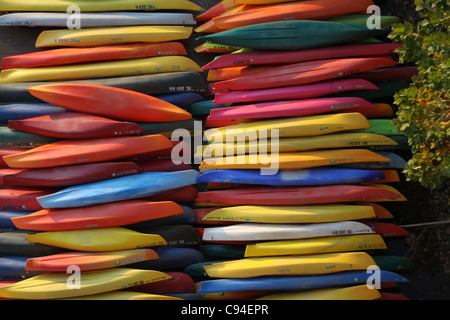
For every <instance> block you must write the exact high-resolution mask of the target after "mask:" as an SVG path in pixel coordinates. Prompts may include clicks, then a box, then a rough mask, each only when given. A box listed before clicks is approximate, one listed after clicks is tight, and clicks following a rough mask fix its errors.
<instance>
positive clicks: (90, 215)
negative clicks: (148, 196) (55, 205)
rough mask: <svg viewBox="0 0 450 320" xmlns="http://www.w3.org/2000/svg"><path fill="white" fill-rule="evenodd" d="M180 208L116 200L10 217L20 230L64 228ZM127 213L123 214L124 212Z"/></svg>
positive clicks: (157, 215)
mask: <svg viewBox="0 0 450 320" xmlns="http://www.w3.org/2000/svg"><path fill="white" fill-rule="evenodd" d="M182 212H183V209H182V208H181V206H179V205H178V204H176V203H174V202H171V201H160V202H149V201H140V200H128V201H118V202H115V203H114V204H111V203H107V204H99V205H94V206H89V207H81V208H62V209H43V210H39V211H36V212H34V213H33V214H30V215H28V216H24V217H18V218H13V219H12V222H13V223H14V225H15V226H16V227H17V228H19V229H24V230H35V231H65V230H79V229H93V228H108V227H119V226H125V225H129V224H133V223H138V222H142V221H148V220H155V219H161V218H165V217H170V216H174V215H178V214H181V213H182ZM125 213H126V214H125Z"/></svg>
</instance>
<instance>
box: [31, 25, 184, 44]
mask: <svg viewBox="0 0 450 320" xmlns="http://www.w3.org/2000/svg"><path fill="white" fill-rule="evenodd" d="M191 34H192V27H184V26H131V27H115V28H87V29H62V30H47V31H43V32H42V33H41V34H40V35H39V37H38V38H37V40H36V48H42V47H59V46H65V47H95V46H104V45H114V44H124V43H135V42H155V43H156V42H166V41H175V40H184V39H188V38H189V37H190V36H191Z"/></svg>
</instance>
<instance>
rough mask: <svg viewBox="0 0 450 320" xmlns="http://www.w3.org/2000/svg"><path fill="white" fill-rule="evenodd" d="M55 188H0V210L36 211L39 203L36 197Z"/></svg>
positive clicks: (44, 194)
mask: <svg viewBox="0 0 450 320" xmlns="http://www.w3.org/2000/svg"><path fill="white" fill-rule="evenodd" d="M54 192H55V190H51V189H48V190H45V189H34V188H10V189H6V188H5V189H0V210H11V211H38V210H41V209H42V207H41V205H40V204H39V203H38V202H37V200H36V198H38V197H43V196H46V195H49V194H52V193H54Z"/></svg>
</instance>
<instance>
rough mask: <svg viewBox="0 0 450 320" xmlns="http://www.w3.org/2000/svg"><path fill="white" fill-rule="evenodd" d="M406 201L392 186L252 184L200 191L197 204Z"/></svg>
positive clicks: (290, 204)
mask: <svg viewBox="0 0 450 320" xmlns="http://www.w3.org/2000/svg"><path fill="white" fill-rule="evenodd" d="M386 201H406V198H405V197H404V196H403V195H402V194H401V193H400V192H399V191H398V190H396V189H395V188H393V187H391V186H389V185H370V186H361V185H333V186H313V187H253V188H238V189H229V190H220V191H204V192H199V193H198V196H197V199H196V205H197V206H199V205H201V206H217V204H224V205H277V206H278V205H288V206H294V205H306V204H320V203H341V202H386Z"/></svg>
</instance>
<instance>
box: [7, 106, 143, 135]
mask: <svg viewBox="0 0 450 320" xmlns="http://www.w3.org/2000/svg"><path fill="white" fill-rule="evenodd" d="M8 127H9V128H10V129H14V130H20V131H25V132H28V133H34V134H40V135H43V136H48V137H54V138H60V139H96V138H108V137H120V136H136V135H142V134H144V131H143V130H142V129H141V128H140V127H139V126H138V125H137V124H136V123H133V122H125V121H116V120H111V119H108V118H104V117H99V116H96V115H92V114H86V113H78V112H65V113H59V114H53V115H45V116H40V117H35V118H28V119H24V120H14V121H12V120H10V121H9V123H8Z"/></svg>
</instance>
